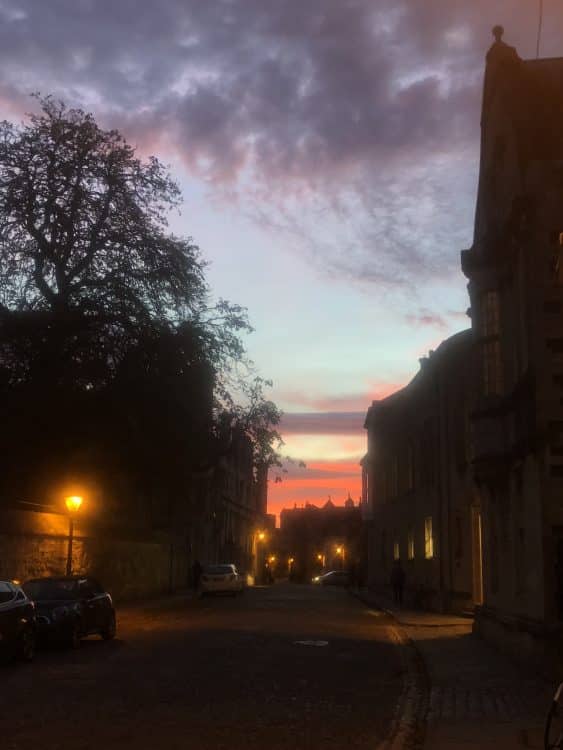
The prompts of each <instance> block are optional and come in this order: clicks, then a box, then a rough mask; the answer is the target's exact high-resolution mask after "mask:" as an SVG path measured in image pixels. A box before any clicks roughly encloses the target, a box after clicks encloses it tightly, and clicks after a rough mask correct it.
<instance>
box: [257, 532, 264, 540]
mask: <svg viewBox="0 0 563 750" xmlns="http://www.w3.org/2000/svg"><path fill="white" fill-rule="evenodd" d="M265 539H266V532H265V531H259V532H258V541H259V542H263V541H264V540H265Z"/></svg>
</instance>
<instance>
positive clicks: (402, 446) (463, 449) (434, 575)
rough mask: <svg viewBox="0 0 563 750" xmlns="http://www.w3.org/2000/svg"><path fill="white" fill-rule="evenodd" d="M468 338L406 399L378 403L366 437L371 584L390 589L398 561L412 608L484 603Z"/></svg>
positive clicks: (445, 352) (442, 351)
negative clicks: (477, 563)
mask: <svg viewBox="0 0 563 750" xmlns="http://www.w3.org/2000/svg"><path fill="white" fill-rule="evenodd" d="M471 351H472V335H471V331H463V332H462V333H459V334H457V335H455V336H452V337H451V338H450V339H448V340H446V341H444V342H443V343H442V344H441V345H440V346H439V348H438V349H437V350H436V351H435V352H430V355H429V356H428V357H425V358H424V359H422V360H421V362H420V365H421V367H420V370H419V372H418V373H417V375H416V376H415V377H414V378H413V380H412V381H411V382H410V383H409V384H408V385H407V386H406V387H405V388H403V389H402V390H400V391H398V392H397V393H394V394H393V395H391V396H389V397H388V398H385V399H382V400H380V401H374V402H373V404H372V406H371V407H370V408H369V410H368V413H367V416H366V421H365V428H366V429H367V434H368V452H367V455H366V456H365V457H364V459H363V461H362V466H363V478H364V481H363V498H362V510H363V515H364V519H365V520H367V523H368V529H369V531H368V537H369V538H368V543H367V547H368V556H367V559H368V581H369V585H370V586H372V587H373V588H376V589H379V590H386V589H388V588H389V586H390V576H391V570H392V567H393V564H394V561H397V560H400V561H401V564H402V566H403V568H404V570H405V573H406V589H405V591H406V600H407V602H408V603H409V604H411V605H412V606H422V607H428V608H435V609H441V610H445V609H454V610H463V609H465V608H466V607H468V606H471V605H472V604H473V603H474V602H476V601H477V602H479V601H480V598H481V588H480V571H479V570H475V571H474V559H477V560H478V559H479V554H478V551H477V554H476V551H475V550H474V549H473V544H472V538H473V531H472V530H473V526H474V524H475V523H476V518H475V509H474V506H475V499H474V492H473V485H472V479H471V467H470V461H471V455H470V439H469V430H468V425H469V415H470V413H471V408H472V382H473V378H472V371H471V367H468V363H470V362H471Z"/></svg>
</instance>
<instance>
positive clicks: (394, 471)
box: [391, 456, 399, 497]
mask: <svg viewBox="0 0 563 750" xmlns="http://www.w3.org/2000/svg"><path fill="white" fill-rule="evenodd" d="M398 476H399V472H398V468H397V457H396V456H395V457H394V458H393V459H392V460H391V497H397V495H398V494H399V490H398Z"/></svg>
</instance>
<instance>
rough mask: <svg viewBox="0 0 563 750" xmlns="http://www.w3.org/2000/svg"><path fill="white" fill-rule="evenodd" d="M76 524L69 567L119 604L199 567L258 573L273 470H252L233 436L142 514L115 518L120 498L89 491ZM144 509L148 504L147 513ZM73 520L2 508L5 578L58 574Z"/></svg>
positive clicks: (182, 581)
mask: <svg viewBox="0 0 563 750" xmlns="http://www.w3.org/2000/svg"><path fill="white" fill-rule="evenodd" d="M93 489H94V487H93V485H92V484H91V485H90V486H89V487H88V492H87V494H86V497H85V502H84V506H83V507H82V508H81V510H80V512H79V513H78V514H77V516H76V519H75V535H74V544H73V565H72V568H73V571H74V572H76V573H86V572H88V573H90V574H91V575H95V576H97V577H99V578H100V580H101V581H102V582H103V583H104V585H105V586H107V588H108V589H109V590H110V591H111V592H112V594H113V595H114V597H115V598H116V599H118V600H119V599H129V598H135V597H139V596H146V595H153V594H158V593H162V592H166V591H171V590H174V589H177V588H182V587H185V586H186V585H187V584H188V583H189V582H190V573H191V567H192V564H193V562H194V561H195V560H196V559H197V560H199V561H200V562H201V563H213V562H234V563H235V564H236V565H237V566H238V567H239V569H240V570H241V571H243V572H245V573H248V574H250V575H252V574H253V573H254V569H255V566H256V533H257V530H258V529H260V528H262V527H264V524H265V523H266V519H267V516H266V502H267V473H266V471H260V470H258V471H257V470H256V467H255V465H254V460H253V451H252V444H251V441H250V439H249V438H248V436H247V435H245V434H244V433H241V432H238V433H236V432H233V433H232V434H231V435H230V437H229V439H228V440H226V441H222V443H221V446H220V449H218V451H217V455H215V456H214V457H213V460H212V461H211V462H210V463H209V464H208V466H207V467H206V468H202V469H201V470H200V471H193V472H191V473H190V475H189V482H187V483H186V487H185V490H184V491H183V492H182V493H177V494H176V496H175V497H173V498H168V501H167V502H160V503H155V504H154V505H155V511H158V512H153V513H152V514H151V515H150V516H149V515H148V514H147V513H146V512H138V513H132V514H130V515H129V516H125V517H124V515H123V514H115V513H113V512H111V511H112V510H113V508H114V507H116V505H117V502H112V501H113V500H118V499H119V498H117V499H116V498H114V497H112V495H111V494H110V493H108V492H106V494H104V495H102V494H101V493H98V494H96V493H95V492H94V491H93ZM141 510H143V508H142V507H141ZM67 550H68V518H67V516H66V515H65V512H64V503H63V502H62V497H61V498H59V500H58V501H55V500H54V501H53V503H52V504H50V505H43V504H40V503H27V502H18V501H17V500H11V501H10V502H6V501H4V502H3V503H1V504H0V579H2V578H18V579H21V580H25V579H28V578H32V577H37V576H45V575H62V574H64V573H65V569H66V556H67Z"/></svg>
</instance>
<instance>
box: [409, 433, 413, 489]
mask: <svg viewBox="0 0 563 750" xmlns="http://www.w3.org/2000/svg"><path fill="white" fill-rule="evenodd" d="M413 489H414V446H413V444H412V441H410V440H409V443H408V445H407V490H413Z"/></svg>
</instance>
